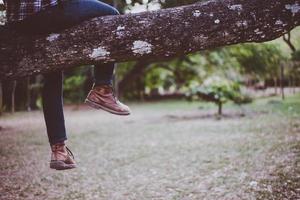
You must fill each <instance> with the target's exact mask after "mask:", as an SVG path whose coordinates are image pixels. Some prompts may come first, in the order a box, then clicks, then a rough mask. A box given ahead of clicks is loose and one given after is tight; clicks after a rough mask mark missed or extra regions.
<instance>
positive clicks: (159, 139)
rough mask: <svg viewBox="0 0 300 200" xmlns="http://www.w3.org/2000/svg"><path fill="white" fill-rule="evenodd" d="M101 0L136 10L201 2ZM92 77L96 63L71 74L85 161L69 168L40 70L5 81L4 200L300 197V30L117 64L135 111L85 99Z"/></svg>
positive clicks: (72, 110) (73, 113)
mask: <svg viewBox="0 0 300 200" xmlns="http://www.w3.org/2000/svg"><path fill="white" fill-rule="evenodd" d="M0 2H1V0H0ZM104 2H106V3H108V4H111V5H113V6H115V7H116V8H117V9H118V10H119V11H120V12H121V13H133V12H142V11H147V10H156V9H162V8H170V7H176V6H180V5H185V4H191V3H194V2H197V1H196V0H115V1H112V0H110V1H108V0H106V1H104ZM1 9H2V11H0V23H2V24H3V23H5V18H4V16H5V15H4V11H3V8H1V6H0V10H1ZM92 77H93V67H92V66H78V67H77V68H73V69H70V70H66V71H65V78H64V103H65V115H66V126H67V130H68V135H69V139H68V145H69V146H70V147H71V149H72V151H73V153H74V154H75V159H76V161H77V163H78V168H77V169H75V170H72V171H69V172H56V171H51V170H50V169H49V166H48V165H49V159H50V149H49V146H48V145H49V144H48V141H47V137H46V130H45V124H44V121H43V114H42V111H41V92H42V86H43V76H42V75H37V76H32V77H27V78H22V79H19V80H17V81H7V82H2V87H1V88H0V199H5V200H9V199H14V200H15V199H35V200H36V199H66V200H70V199H93V200H94V199H104V200H105V199H109V200H117V199H120V200H124V199H137V200H143V199H155V200H168V199H170V200H171V199H172V200H174V199H180V200H183V199H186V200H190V199H191V200H192V199H194V200H199V199H224V200H228V199H238V200H240V199H262V200H266V199H272V200H274V199H275V200H277V199H278V200H282V199H291V200H295V199H300V190H299V188H300V171H299V169H300V166H299V163H300V162H299V158H300V135H299V133H300V94H299V93H300V28H299V27H298V28H296V29H294V30H293V31H291V32H290V33H288V34H286V35H285V36H284V37H281V38H278V39H276V40H274V41H271V42H266V43H260V44H256V43H251V44H250V43H247V44H238V45H232V46H226V47H221V48H216V49H211V50H205V51H200V52H196V53H192V54H188V55H184V56H181V57H178V58H174V59H172V60H168V61H164V62H151V63H150V62H147V61H138V62H124V63H118V64H117V70H116V74H115V79H114V85H115V88H116V92H117V95H118V96H119V98H120V99H122V101H124V102H126V104H129V106H130V107H131V109H132V111H133V112H132V114H131V115H130V116H129V117H119V116H113V115H110V114H107V113H105V112H101V111H98V110H93V109H91V108H89V107H87V106H85V105H83V101H84V99H85V97H86V95H87V93H88V92H89V90H90V88H91V86H92Z"/></svg>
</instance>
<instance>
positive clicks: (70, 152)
mask: <svg viewBox="0 0 300 200" xmlns="http://www.w3.org/2000/svg"><path fill="white" fill-rule="evenodd" d="M66 149H67V152H68V154H69V155H71V156H72V158H73V159H75V157H74V155H73V153H72V151H71V150H70V149H69V148H68V147H67V146H66Z"/></svg>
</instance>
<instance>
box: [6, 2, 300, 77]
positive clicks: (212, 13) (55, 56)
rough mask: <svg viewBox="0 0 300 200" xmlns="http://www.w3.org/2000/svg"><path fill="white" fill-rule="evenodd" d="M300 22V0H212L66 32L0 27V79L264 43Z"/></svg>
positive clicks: (88, 24) (115, 18)
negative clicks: (28, 33)
mask: <svg viewBox="0 0 300 200" xmlns="http://www.w3.org/2000/svg"><path fill="white" fill-rule="evenodd" d="M299 24H300V0H280V1H278V0H222V1H217V0H210V1H207V2H204V3H203V2H199V3H195V4H192V5H187V6H181V7H177V8H169V9H162V10H158V11H151V12H142V13H137V14H126V15H118V16H104V17H99V18H94V19H91V20H88V21H86V22H83V23H82V24H80V25H78V26H76V27H73V28H71V29H68V30H65V31H63V32H61V33H57V34H50V35H47V36H40V37H33V38H24V37H22V36H19V35H17V34H15V33H13V32H10V31H8V30H6V29H2V30H0V79H15V78H18V77H23V76H29V75H32V74H38V73H46V72H50V71H54V70H61V69H64V68H69V67H75V66H79V65H83V64H85V65H87V64H94V63H97V62H122V61H131V60H146V59H147V60H153V61H157V60H163V59H166V58H171V57H177V56H180V55H184V54H188V53H191V52H196V51H199V50H203V49H209V48H214V47H219V46H224V45H230V44H237V43H243V42H264V41H269V40H273V39H275V38H278V37H280V36H282V35H284V34H285V33H287V32H289V31H290V30H292V29H293V28H294V27H296V26H298V25H299Z"/></svg>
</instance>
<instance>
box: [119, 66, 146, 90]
mask: <svg viewBox="0 0 300 200" xmlns="http://www.w3.org/2000/svg"><path fill="white" fill-rule="evenodd" d="M148 66H149V63H148V62H144V61H139V62H137V63H135V65H134V66H133V68H132V69H131V70H130V71H129V72H128V73H127V74H126V76H125V77H124V78H123V79H122V81H120V82H119V83H118V87H119V95H120V96H123V94H124V91H125V89H126V87H127V86H128V83H129V82H137V81H138V79H139V77H140V76H141V74H143V73H144V72H145V70H146V69H147V67H148Z"/></svg>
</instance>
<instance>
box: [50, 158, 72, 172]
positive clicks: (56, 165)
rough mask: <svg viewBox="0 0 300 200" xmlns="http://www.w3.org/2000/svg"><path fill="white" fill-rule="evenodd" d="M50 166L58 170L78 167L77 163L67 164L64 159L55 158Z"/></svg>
mask: <svg viewBox="0 0 300 200" xmlns="http://www.w3.org/2000/svg"><path fill="white" fill-rule="evenodd" d="M50 168H51V169H56V170H67V169H73V168H76V164H66V163H64V162H63V161H59V160H53V161H51V162H50Z"/></svg>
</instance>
